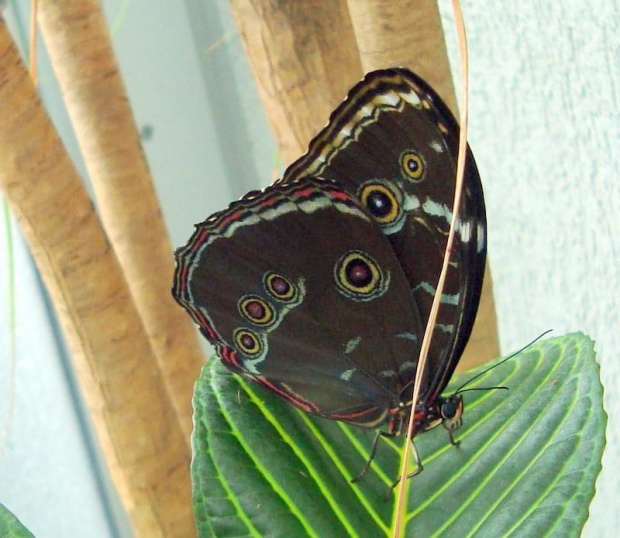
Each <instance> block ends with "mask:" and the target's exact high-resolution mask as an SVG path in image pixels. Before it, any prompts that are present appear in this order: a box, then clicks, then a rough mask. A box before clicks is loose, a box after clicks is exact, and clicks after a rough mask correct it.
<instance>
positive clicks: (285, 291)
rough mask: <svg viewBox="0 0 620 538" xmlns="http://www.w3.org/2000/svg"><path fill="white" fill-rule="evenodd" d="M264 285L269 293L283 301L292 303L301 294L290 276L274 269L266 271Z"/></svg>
mask: <svg viewBox="0 0 620 538" xmlns="http://www.w3.org/2000/svg"><path fill="white" fill-rule="evenodd" d="M263 285H264V286H265V291H266V292H267V293H268V294H269V295H271V296H272V297H273V298H274V299H277V300H278V301H280V302H282V303H292V302H294V301H295V300H296V299H297V297H298V295H299V290H298V289H297V286H295V284H293V283H292V282H291V281H290V280H289V279H288V278H286V277H284V276H282V275H280V274H278V273H275V272H273V271H270V272H268V273H265V276H264V277H263Z"/></svg>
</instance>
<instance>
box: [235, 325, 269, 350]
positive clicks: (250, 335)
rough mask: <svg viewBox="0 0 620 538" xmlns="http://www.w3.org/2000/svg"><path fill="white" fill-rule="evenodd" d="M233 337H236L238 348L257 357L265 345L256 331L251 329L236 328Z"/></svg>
mask: <svg viewBox="0 0 620 538" xmlns="http://www.w3.org/2000/svg"><path fill="white" fill-rule="evenodd" d="M233 338H234V339H235V345H236V347H237V349H238V350H239V351H241V353H243V354H244V355H249V356H250V357H255V356H256V355H259V354H260V352H261V351H262V349H263V345H262V343H261V341H260V339H259V338H258V336H257V335H256V333H254V332H253V331H250V330H249V329H236V330H235V332H234V334H233Z"/></svg>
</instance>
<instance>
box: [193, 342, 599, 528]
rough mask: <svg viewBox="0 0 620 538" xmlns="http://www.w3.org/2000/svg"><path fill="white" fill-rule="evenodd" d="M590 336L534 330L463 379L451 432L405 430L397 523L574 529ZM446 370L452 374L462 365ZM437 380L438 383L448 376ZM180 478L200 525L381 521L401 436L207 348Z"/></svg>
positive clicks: (590, 427) (585, 480)
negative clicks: (214, 356) (329, 415)
mask: <svg viewBox="0 0 620 538" xmlns="http://www.w3.org/2000/svg"><path fill="white" fill-rule="evenodd" d="M593 348H594V343H593V342H592V341H591V340H590V339H589V338H588V337H586V336H584V335H583V334H571V335H568V336H565V337H562V338H554V339H550V340H546V341H544V342H541V343H538V344H536V345H534V346H532V347H530V348H528V349H527V350H526V351H525V352H523V353H521V354H520V355H519V356H517V357H514V358H512V359H510V360H509V361H507V362H505V363H504V364H502V365H500V366H498V367H497V368H495V369H493V370H491V371H490V372H487V373H486V374H484V375H483V376H481V377H480V378H479V379H476V380H475V382H474V383H472V384H471V385H468V388H470V387H491V386H497V385H506V386H508V387H509V388H510V390H509V391H505V390H489V391H474V392H466V393H464V395H463V396H464V399H465V414H464V420H463V427H462V428H461V429H460V430H459V431H458V432H457V436H456V437H457V439H460V440H461V445H460V446H459V447H458V448H455V447H453V446H451V445H450V444H449V441H448V436H447V435H446V432H445V431H444V430H443V428H441V427H439V428H436V429H435V430H433V431H431V432H428V433H424V434H423V435H420V436H418V437H416V445H417V446H418V449H419V452H420V456H421V458H422V461H423V463H424V471H423V472H422V473H421V474H420V475H418V476H416V477H415V478H413V479H411V480H409V482H408V487H409V491H408V504H407V508H408V509H407V514H406V522H407V525H406V530H405V535H406V536H414V535H415V536H425V537H426V536H474V535H476V536H506V535H515V536H537V537H540V536H561V537H562V538H565V537H568V536H578V535H579V534H580V530H581V528H582V527H583V525H584V523H585V521H586V519H587V517H588V505H589V504H590V501H591V499H592V497H593V495H594V482H595V479H596V476H597V475H598V473H599V471H600V469H601V463H600V461H601V454H602V451H603V447H604V445H605V425H606V421H607V418H606V414H605V412H604V411H603V407H602V387H601V384H600V381H599V367H598V365H597V363H596V361H595V358H594V349H593ZM483 369H484V368H480V369H479V370H474V371H472V372H468V373H466V374H463V375H461V376H458V377H455V378H454V379H453V382H452V384H451V386H452V387H456V386H458V385H459V384H460V383H462V382H463V381H465V380H467V379H469V378H471V377H472V375H473V374H474V373H475V372H476V371H481V370H483ZM448 392H449V390H448ZM194 409H195V416H194V422H195V429H194V435H193V448H194V459H193V462H192V479H193V487H194V512H195V515H196V520H197V524H198V528H199V531H200V536H202V537H207V536H217V537H220V538H223V537H233V536H256V537H262V536H316V537H321V538H324V537H330V536H359V537H368V536H370V537H374V536H385V535H391V533H392V528H393V525H394V513H395V496H394V495H391V496H390V497H389V499H388V500H386V493H387V491H388V485H389V484H391V483H392V482H393V481H394V479H395V478H396V477H397V475H398V472H399V465H400V462H401V447H402V446H403V440H402V439H401V440H397V441H393V440H385V441H382V442H380V444H379V449H378V454H377V457H376V459H375V461H374V462H373V464H372V468H371V471H370V472H369V473H368V474H367V475H366V476H365V477H364V479H363V480H362V481H361V482H360V483H358V484H351V483H350V482H349V480H350V479H351V478H352V477H353V476H355V475H357V473H358V472H359V471H360V470H361V469H362V467H363V465H364V463H365V462H366V460H367V458H368V453H369V449H370V446H371V442H372V438H373V436H374V432H372V431H366V430H363V429H361V428H355V427H350V426H347V425H345V424H342V423H339V422H335V421H329V420H322V419H317V418H313V417H310V416H308V415H307V414H305V413H303V412H301V411H298V410H297V409H295V408H293V407H292V406H290V405H288V404H287V403H285V402H284V401H281V400H280V399H279V398H277V397H275V396H273V395H272V394H270V393H268V392H267V391H266V390H263V389H262V388H261V387H258V386H256V385H254V384H253V383H250V382H248V381H246V380H243V379H241V378H239V377H237V376H234V375H232V374H230V373H228V372H227V371H225V369H224V368H223V367H222V366H221V365H220V364H219V361H217V360H215V361H210V363H209V364H208V365H207V366H205V368H204V370H203V373H202V375H201V378H200V379H199V381H198V383H197V384H196V390H195V394H194Z"/></svg>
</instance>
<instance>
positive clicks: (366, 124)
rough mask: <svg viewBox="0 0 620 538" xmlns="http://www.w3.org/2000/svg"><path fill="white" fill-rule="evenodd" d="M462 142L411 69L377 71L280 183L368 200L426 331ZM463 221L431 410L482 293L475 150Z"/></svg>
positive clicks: (431, 364) (481, 213)
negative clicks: (321, 182) (321, 184)
mask: <svg viewBox="0 0 620 538" xmlns="http://www.w3.org/2000/svg"><path fill="white" fill-rule="evenodd" d="M458 136H459V129H458V125H457V123H456V121H455V119H454V117H453V115H452V114H451V113H450V111H449V110H448V108H447V107H446V105H445V104H444V103H443V102H442V100H441V99H440V97H439V96H438V95H437V94H436V93H435V92H434V91H433V90H432V89H431V88H430V87H429V86H428V85H427V84H426V83H425V82H424V81H422V80H421V79H420V78H419V77H417V76H416V75H414V74H413V73H411V72H410V71H408V70H405V69H386V70H381V71H375V72H373V73H370V74H368V75H367V76H366V77H365V78H364V80H362V81H361V82H360V83H359V84H357V85H356V86H355V87H354V88H353V89H352V90H351V92H350V93H349V95H348V97H347V99H346V100H345V101H344V102H343V103H342V104H341V105H340V106H339V107H338V108H337V109H336V110H335V111H334V112H333V114H332V115H331V117H330V121H329V123H328V125H327V126H326V127H325V128H324V129H323V130H322V131H321V132H320V133H319V134H318V135H317V136H316V137H315V138H314V139H313V141H312V142H311V143H310V148H309V150H308V153H307V154H306V155H304V156H303V157H301V158H300V159H299V160H297V161H296V162H295V163H293V164H292V165H291V166H290V167H289V168H288V169H287V170H286V172H285V174H284V177H283V179H282V180H281V182H282V183H288V182H292V181H295V180H297V179H299V178H300V177H304V176H307V175H314V176H319V177H321V178H325V179H332V180H335V181H337V182H338V184H339V185H340V186H342V187H343V188H344V189H345V190H347V191H348V192H350V193H351V194H353V195H355V196H356V197H357V198H358V199H359V200H360V202H361V203H362V205H363V206H364V207H366V208H367V209H368V210H369V212H370V213H371V214H373V216H374V217H375V220H376V222H377V223H378V225H379V227H380V228H381V229H382V230H383V232H384V234H385V235H386V236H387V237H388V239H389V241H390V243H391V245H392V248H393V251H394V253H395V255H396V257H397V259H398V262H399V264H400V265H401V267H402V268H403V271H404V273H405V275H406V277H407V280H408V282H409V286H410V289H411V290H412V293H413V298H414V300H415V302H416V305H417V307H418V309H419V311H420V314H421V318H422V323H423V325H425V324H426V322H427V320H428V316H429V313H430V308H431V304H432V301H433V297H434V295H435V289H436V285H437V281H438V278H439V273H440V271H441V266H442V263H443V257H444V252H445V245H446V241H447V236H448V232H449V228H450V220H451V216H452V215H451V212H452V209H451V208H452V204H453V198H454V189H455V175H456V157H457V149H458ZM459 215H460V216H459V222H458V225H457V230H456V232H457V233H456V236H455V246H454V249H453V252H452V256H451V264H450V267H449V271H448V274H447V280H446V284H445V288H444V292H443V295H442V305H441V308H440V312H439V317H438V321H437V324H436V326H435V330H434V334H433V340H432V343H431V348H430V352H429V361H428V364H427V367H426V372H425V373H426V380H425V383H424V385H423V393H422V401H424V402H425V403H429V402H433V401H434V400H436V398H437V397H438V396H439V394H440V393H441V391H442V390H443V389H444V388H445V386H446V384H447V383H448V381H449V379H450V377H451V375H452V372H453V371H454V368H455V367H456V365H457V363H458V360H459V359H460V356H461V354H462V352H463V349H464V347H465V345H466V343H467V340H468V339H469V335H470V333H471V329H472V326H473V322H474V318H475V315H476V311H477V308H478V302H479V298H480V290H481V287H482V278H483V274H484V265H485V257H486V220H485V209H484V198H483V194H482V186H481V183H480V178H479V175H478V171H477V168H476V164H475V162H474V159H473V156H472V154H471V152H470V151H469V150H468V155H467V166H466V172H465V192H464V196H463V198H462V200H461V206H460V213H459ZM420 336H421V335H420Z"/></svg>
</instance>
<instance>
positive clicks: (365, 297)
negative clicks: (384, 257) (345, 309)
mask: <svg viewBox="0 0 620 538" xmlns="http://www.w3.org/2000/svg"><path fill="white" fill-rule="evenodd" d="M334 279H335V280H336V285H337V286H338V289H339V291H340V293H342V294H343V295H344V296H345V297H348V298H349V299H353V300H356V301H371V300H372V299H375V298H376V297H380V296H381V295H383V294H384V293H385V292H386V290H387V288H388V285H389V283H390V277H389V274H388V275H387V276H384V275H383V273H382V272H381V269H380V268H379V266H378V265H377V262H375V260H373V259H372V258H371V257H370V256H369V255H368V254H365V253H364V252H361V251H359V250H351V251H349V252H347V253H346V254H345V255H344V256H342V257H341V258H340V259H339V260H338V262H337V263H336V265H335V267H334Z"/></svg>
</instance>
